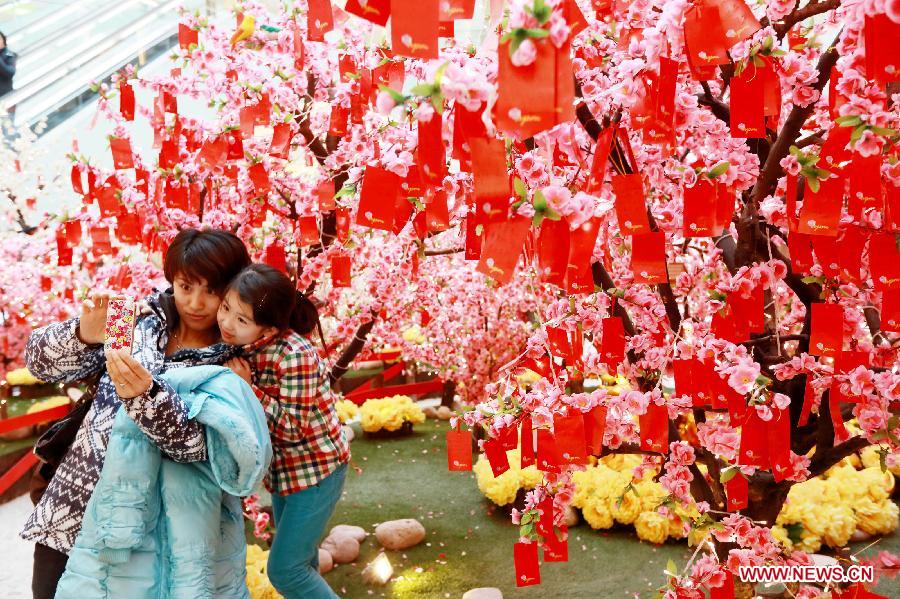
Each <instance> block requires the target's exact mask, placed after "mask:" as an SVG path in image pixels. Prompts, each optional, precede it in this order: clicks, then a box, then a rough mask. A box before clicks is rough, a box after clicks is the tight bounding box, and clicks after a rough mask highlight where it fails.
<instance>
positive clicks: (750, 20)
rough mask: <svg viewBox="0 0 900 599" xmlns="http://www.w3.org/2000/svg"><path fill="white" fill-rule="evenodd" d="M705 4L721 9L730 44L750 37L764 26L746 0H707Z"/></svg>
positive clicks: (720, 14)
mask: <svg viewBox="0 0 900 599" xmlns="http://www.w3.org/2000/svg"><path fill="white" fill-rule="evenodd" d="M704 4H706V5H707V6H709V7H713V6H714V7H716V8H718V9H719V17H720V18H721V19H722V30H723V31H724V32H725V37H726V39H728V42H727V43H728V44H731V45H733V44H736V43H737V42H739V41H743V40H747V39H750V37H751V36H752V35H753V34H754V33H755V32H757V31H759V29H760V28H761V27H762V26H761V25H760V23H759V21H758V20H757V19H756V16H754V14H753V11H751V10H750V7H749V6H747V4H746V3H745V2H744V0H705V1H704Z"/></svg>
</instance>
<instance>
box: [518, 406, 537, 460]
mask: <svg viewBox="0 0 900 599" xmlns="http://www.w3.org/2000/svg"><path fill="white" fill-rule="evenodd" d="M519 431H520V432H519V448H520V449H519V453H520V456H521V461H520V463H519V466H520V467H521V468H522V469H523V470H524V469H525V468H528V467H529V466H533V465H535V464H536V463H537V455H536V454H535V451H534V430H533V429H532V426H531V416H524V417H523V418H522V426H521V428H520V429H519Z"/></svg>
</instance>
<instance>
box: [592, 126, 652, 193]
mask: <svg viewBox="0 0 900 599" xmlns="http://www.w3.org/2000/svg"><path fill="white" fill-rule="evenodd" d="M615 135H616V125H615V124H613V125H611V126H609V127H607V128H606V129H604V130H603V131H601V132H600V135H598V136H597V145H595V146H594V156H593V158H592V160H591V176H590V178H589V179H588V183H587V187H586V188H585V191H586V192H587V193H590V194H596V193H597V192H598V191H600V188H601V187H603V179H604V177H605V176H606V163H607V161H608V160H609V153H610V150H611V149H612V141H613V137H615ZM641 192H642V193H643V190H641Z"/></svg>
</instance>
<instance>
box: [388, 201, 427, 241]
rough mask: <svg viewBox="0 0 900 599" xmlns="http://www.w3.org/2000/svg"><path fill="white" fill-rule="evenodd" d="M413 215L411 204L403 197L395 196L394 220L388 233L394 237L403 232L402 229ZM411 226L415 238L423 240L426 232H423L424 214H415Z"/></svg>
mask: <svg viewBox="0 0 900 599" xmlns="http://www.w3.org/2000/svg"><path fill="white" fill-rule="evenodd" d="M412 213H413V204H412V202H410V201H409V200H407V199H406V198H405V197H403V196H401V195H397V199H396V200H394V218H393V224H392V225H391V229H390V231H391V232H392V233H393V234H394V235H399V234H400V231H402V230H403V227H405V226H406V223H408V222H409V217H410V216H412ZM413 226H414V227H415V230H416V236H417V237H418V238H419V239H423V240H424V239H425V234H426V233H427V231H426V230H425V213H424V212H419V213H418V214H416V217H415V219H414V220H413Z"/></svg>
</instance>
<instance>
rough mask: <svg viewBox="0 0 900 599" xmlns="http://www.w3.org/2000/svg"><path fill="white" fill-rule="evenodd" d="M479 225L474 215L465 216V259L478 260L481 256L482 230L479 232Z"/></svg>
mask: <svg viewBox="0 0 900 599" xmlns="http://www.w3.org/2000/svg"><path fill="white" fill-rule="evenodd" d="M479 227H481V225H479V224H478V221H477V220H475V217H474V215H471V214H470V215H469V216H467V217H466V252H465V259H466V260H478V259H479V258H480V257H481V244H482V242H483V240H484V232H483V231H482V233H481V234H479V233H478V230H479Z"/></svg>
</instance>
